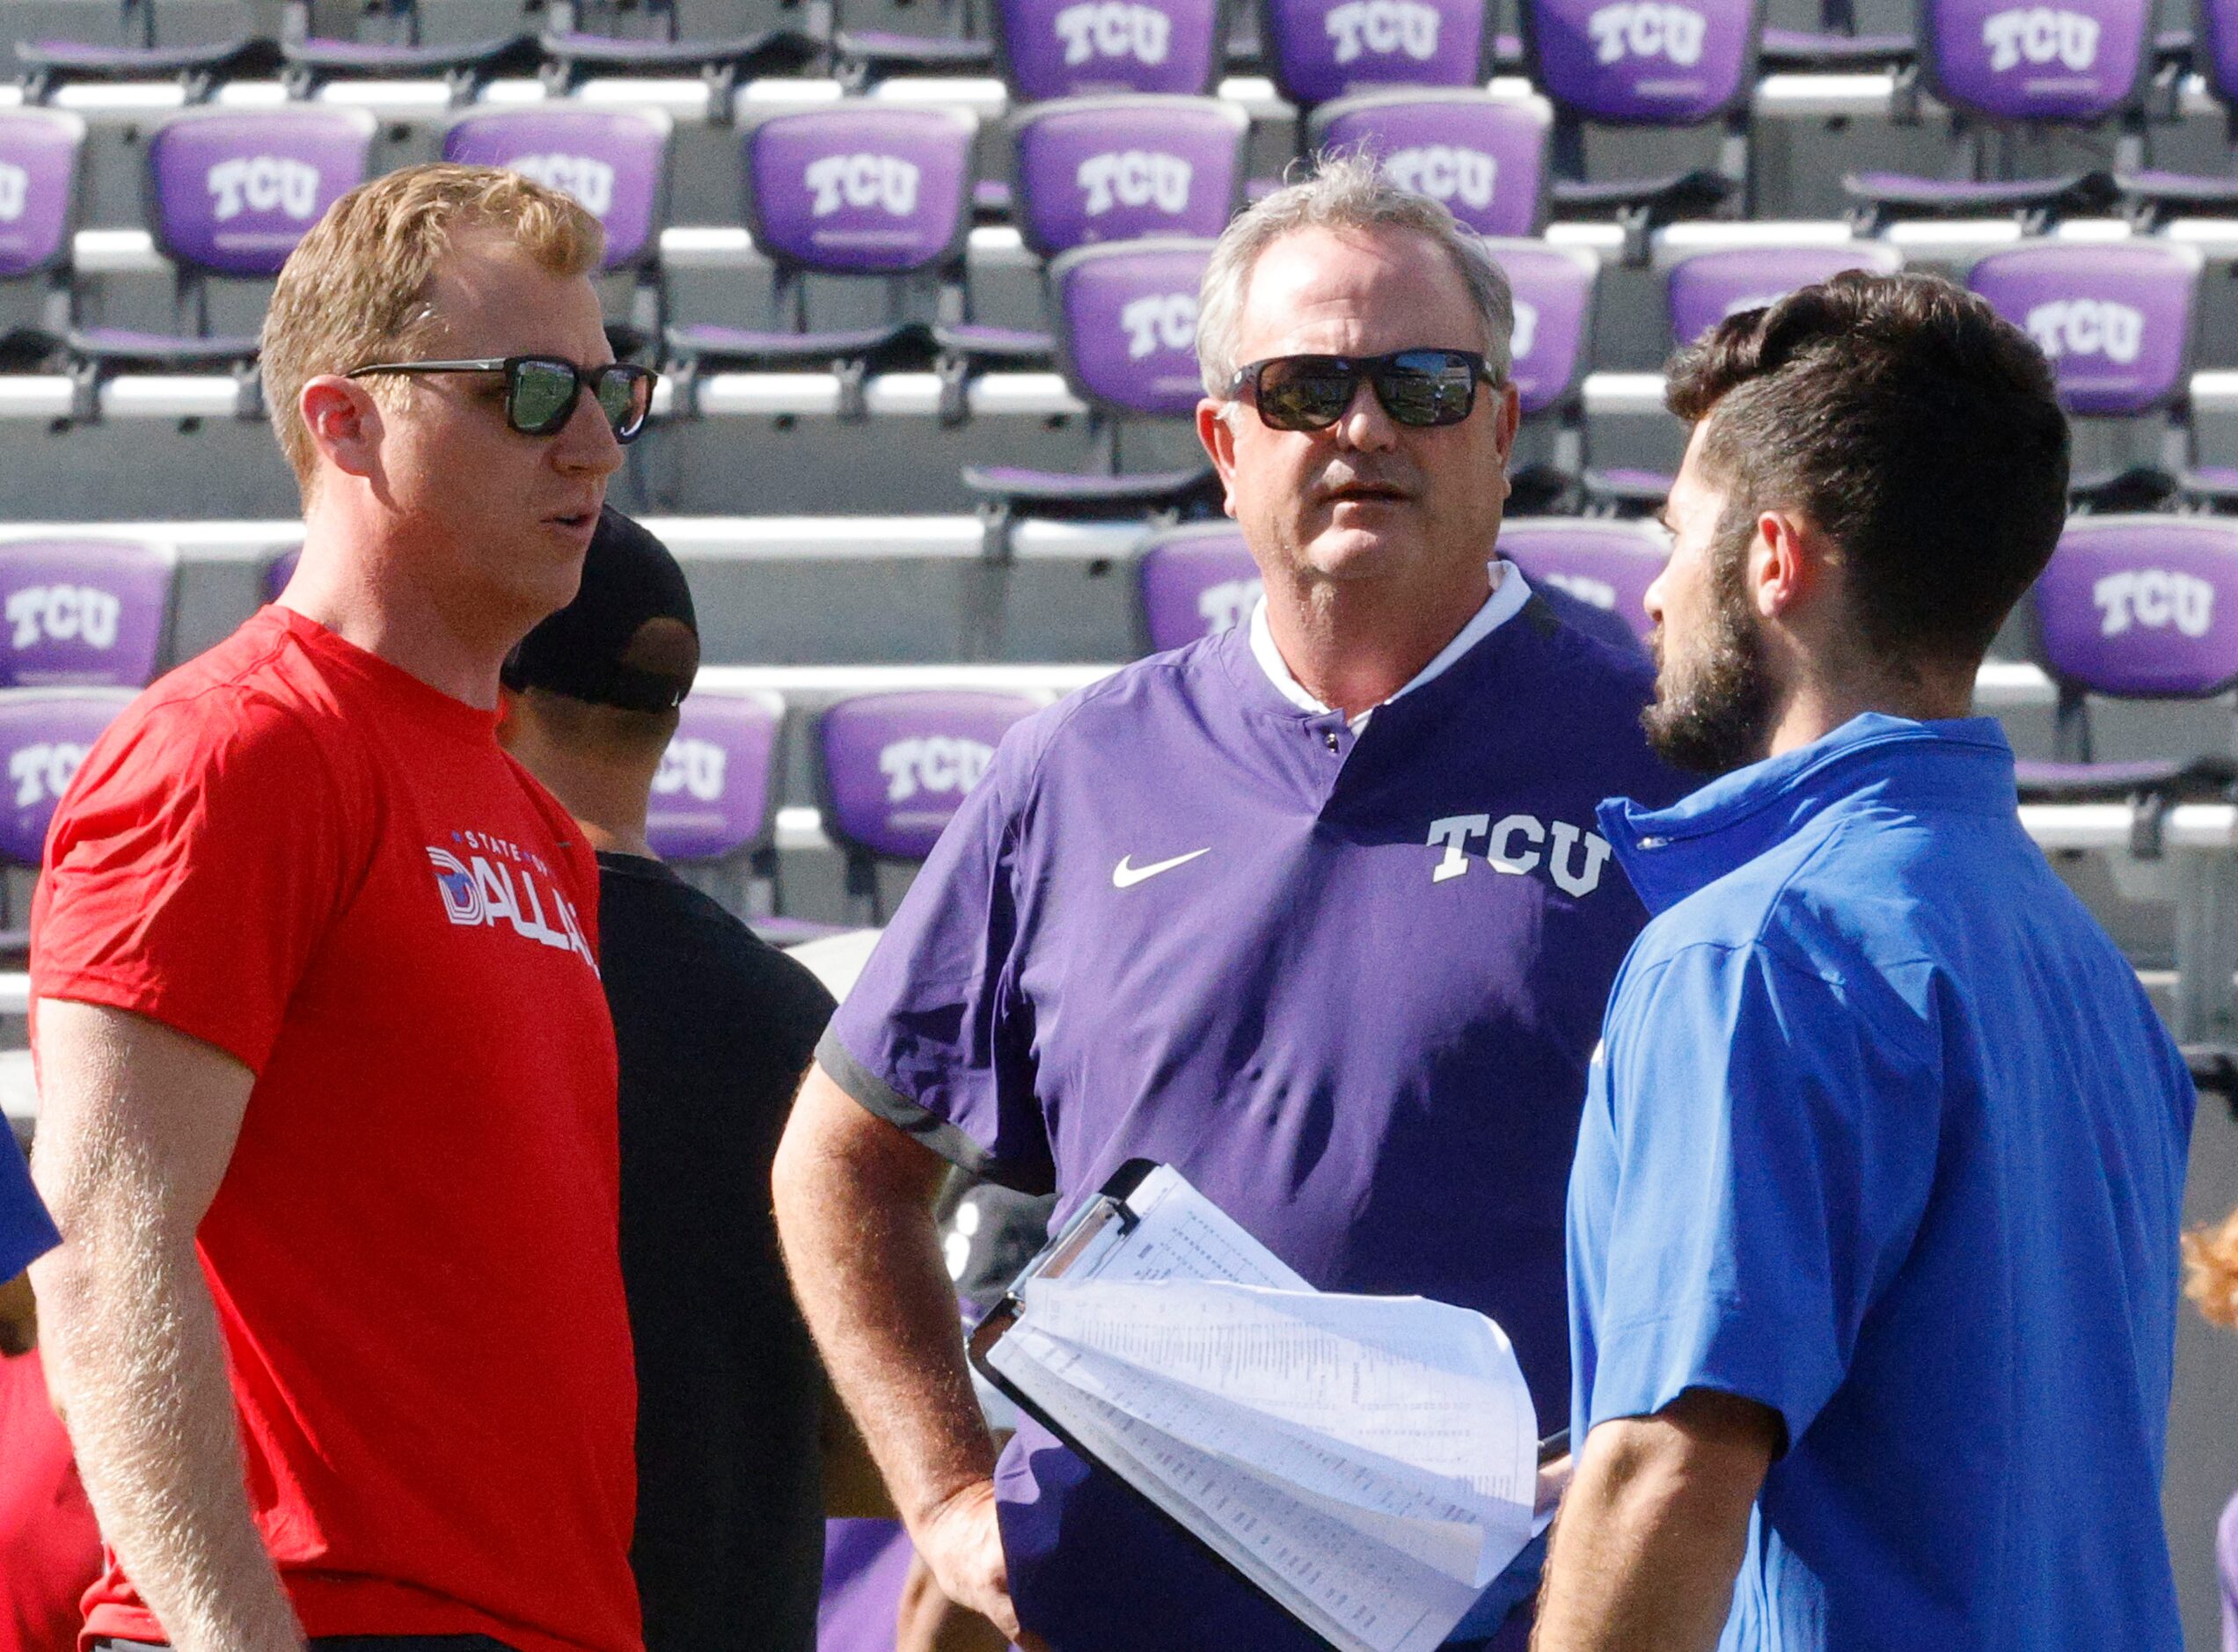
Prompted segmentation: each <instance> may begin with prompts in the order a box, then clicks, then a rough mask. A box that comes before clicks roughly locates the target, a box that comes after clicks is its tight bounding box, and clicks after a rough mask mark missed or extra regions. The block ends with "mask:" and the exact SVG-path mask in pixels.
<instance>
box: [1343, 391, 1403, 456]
mask: <svg viewBox="0 0 2238 1652" xmlns="http://www.w3.org/2000/svg"><path fill="white" fill-rule="evenodd" d="M1335 435H1336V440H1337V445H1338V446H1340V447H1346V448H1357V449H1358V450H1360V451H1362V452H1364V453H1382V452H1386V451H1388V450H1390V449H1391V448H1392V447H1393V446H1394V445H1396V444H1397V442H1398V440H1399V426H1398V424H1397V422H1396V421H1395V420H1393V418H1392V417H1391V415H1390V414H1389V413H1386V412H1384V410H1383V402H1382V400H1381V399H1380V398H1379V397H1378V396H1377V395H1376V393H1375V385H1374V384H1371V383H1370V382H1369V379H1368V377H1367V376H1366V375H1365V374H1362V375H1361V376H1360V382H1359V384H1357V385H1355V386H1354V387H1353V391H1352V400H1351V403H1350V405H1349V406H1347V407H1346V408H1345V410H1344V412H1343V413H1342V414H1341V415H1339V417H1338V419H1337V421H1336V427H1335Z"/></svg>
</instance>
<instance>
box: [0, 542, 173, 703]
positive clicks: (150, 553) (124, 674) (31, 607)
mask: <svg viewBox="0 0 2238 1652" xmlns="http://www.w3.org/2000/svg"><path fill="white" fill-rule="evenodd" d="M176 567H177V565H176V563H175V562H174V561H173V560H172V557H171V555H170V554H169V553H168V552H165V551H162V550H159V549H157V547H156V546H154V545H145V544H142V543H140V542H138V541H135V540H124V539H18V540H11V541H10V542H8V543H6V544H4V545H0V622H4V624H5V625H6V628H7V638H8V646H7V652H6V654H5V656H4V663H0V688H32V687H41V686H64V685H67V686H70V687H85V686H100V687H123V688H138V687H140V686H142V685H143V684H144V683H147V682H148V681H149V680H150V678H151V677H153V676H154V675H155V670H156V662H157V660H158V659H159V658H160V657H161V655H162V653H163V646H164V635H165V629H166V622H167V620H168V619H169V618H170V613H171V592H172V583H173V579H174V574H175V571H176Z"/></svg>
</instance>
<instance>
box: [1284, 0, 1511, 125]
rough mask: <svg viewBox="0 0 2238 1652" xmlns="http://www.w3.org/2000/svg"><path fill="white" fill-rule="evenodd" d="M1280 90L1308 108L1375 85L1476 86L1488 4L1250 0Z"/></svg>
mask: <svg viewBox="0 0 2238 1652" xmlns="http://www.w3.org/2000/svg"><path fill="white" fill-rule="evenodd" d="M1258 8H1259V42H1260V49H1261V51H1262V53H1263V54H1264V55H1265V57H1266V60H1267V67H1268V69H1269V71H1270V72H1271V73H1272V74H1273V76H1274V79H1275V85H1276V88H1277V89H1278V90H1279V91H1281V92H1282V95H1283V96H1284V97H1285V98H1287V99H1290V100H1291V102H1292V103H1294V104H1296V105H1298V106H1299V107H1300V108H1303V109H1311V108H1313V107H1314V106H1316V105H1319V104H1324V103H1327V102H1328V101H1330V100H1331V99H1335V98H1342V97H1343V96H1344V95H1345V94H1346V93H1348V92H1353V91H1364V90H1366V89H1368V88H1371V87H1375V86H1393V85H1396V86H1481V85H1482V84H1484V82H1485V77H1486V75H1487V72H1488V63H1487V57H1488V54H1489V52H1490V49H1491V44H1492V41H1491V26H1490V18H1491V13H1490V10H1489V8H1488V7H1486V6H1483V5H1481V4H1471V3H1470V0H1258Z"/></svg>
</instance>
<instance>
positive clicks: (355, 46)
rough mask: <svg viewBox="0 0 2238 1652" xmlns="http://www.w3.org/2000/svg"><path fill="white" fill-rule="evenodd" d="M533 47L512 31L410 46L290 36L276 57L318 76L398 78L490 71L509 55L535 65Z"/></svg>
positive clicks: (530, 40)
mask: <svg viewBox="0 0 2238 1652" xmlns="http://www.w3.org/2000/svg"><path fill="white" fill-rule="evenodd" d="M535 49H536V40H535V39H534V37H533V36H530V35H527V34H510V35H507V36H505V37H504V38H503V39H501V40H474V41H472V42H469V43H466V44H464V45H457V44H454V45H448V46H408V45H406V44H404V43H403V42H401V41H391V40H289V41H286V42H284V43H282V46H281V48H280V55H281V56H282V59H284V60H285V61H286V62H289V63H293V64H297V65H300V66H301V67H303V68H305V69H316V70H318V72H319V73H320V74H322V75H327V76H336V75H367V76H389V75H395V76H399V77H401V76H407V75H442V74H448V73H450V72H451V71H452V70H454V69H485V70H489V71H492V72H494V71H495V70H496V69H497V68H498V67H499V65H500V64H501V63H503V62H506V61H507V60H508V59H524V60H525V62H523V67H524V68H525V67H528V66H531V65H532V64H533V62H534V61H535V58H534V53H535Z"/></svg>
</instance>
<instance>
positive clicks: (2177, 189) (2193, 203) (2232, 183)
mask: <svg viewBox="0 0 2238 1652" xmlns="http://www.w3.org/2000/svg"><path fill="white" fill-rule="evenodd" d="M2114 182H2115V183H2116V184H2117V185H2118V186H2120V188H2121V192H2122V194H2125V195H2126V196H2129V197H2130V198H2132V199H2133V200H2138V201H2166V202H2169V204H2171V205H2178V206H2186V207H2205V208H2222V209H2223V210H2226V211H2227V210H2230V209H2232V208H2238V178H2202V177H2198V176H2197V175H2195V174H2192V173H2189V172H2156V171H2146V172H2123V173H2120V174H2119V175H2117V177H2116V178H2115V179H2114Z"/></svg>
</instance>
